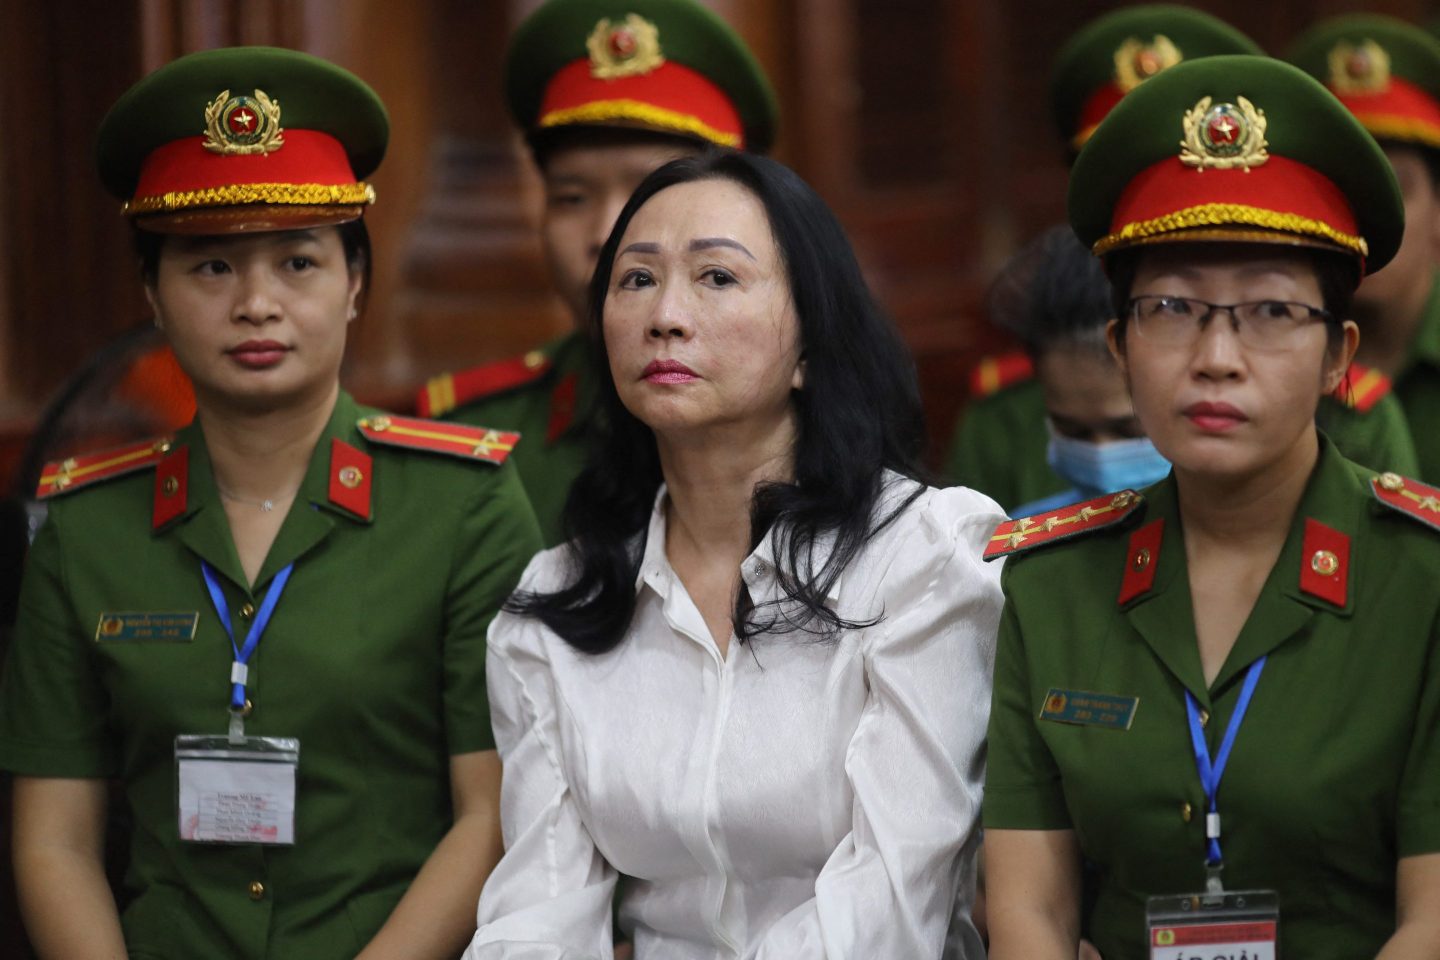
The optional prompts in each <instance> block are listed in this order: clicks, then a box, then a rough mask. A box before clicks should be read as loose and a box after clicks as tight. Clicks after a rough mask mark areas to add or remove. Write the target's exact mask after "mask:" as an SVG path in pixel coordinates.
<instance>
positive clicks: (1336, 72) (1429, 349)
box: [1290, 15, 1440, 482]
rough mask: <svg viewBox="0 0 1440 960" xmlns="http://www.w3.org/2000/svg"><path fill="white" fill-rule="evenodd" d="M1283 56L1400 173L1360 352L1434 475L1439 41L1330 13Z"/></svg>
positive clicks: (1362, 311) (1427, 472)
mask: <svg viewBox="0 0 1440 960" xmlns="http://www.w3.org/2000/svg"><path fill="white" fill-rule="evenodd" d="M1290 59H1291V61H1292V62H1293V63H1295V64H1296V65H1297V66H1299V67H1301V68H1302V69H1304V70H1306V71H1307V72H1309V73H1310V75H1311V76H1313V77H1315V78H1316V79H1318V80H1320V81H1321V82H1322V83H1324V84H1325V85H1326V86H1327V87H1329V89H1330V91H1331V92H1332V93H1334V94H1335V95H1336V96H1337V97H1338V98H1339V99H1340V102H1341V103H1343V104H1345V106H1346V107H1348V108H1349V109H1350V112H1351V113H1353V114H1355V117H1356V119H1358V120H1359V121H1360V123H1361V125H1362V126H1364V127H1365V129H1367V130H1369V131H1370V133H1371V135H1373V136H1374V137H1375V139H1376V140H1378V141H1379V143H1380V146H1381V147H1382V148H1383V149H1384V150H1385V155H1386V157H1388V158H1389V160H1390V164H1391V166H1393V167H1394V168H1395V176H1396V178H1397V179H1398V180H1399V182H1400V191H1401V193H1402V194H1403V195H1404V198H1405V238H1404V240H1403V242H1402V243H1401V245H1400V252H1399V254H1398V255H1396V257H1395V259H1394V260H1392V261H1391V262H1390V265H1389V266H1387V267H1386V268H1385V269H1384V270H1382V271H1380V272H1379V273H1377V274H1375V275H1373V276H1371V277H1368V278H1366V280H1365V282H1364V283H1363V284H1361V285H1360V290H1359V292H1358V293H1357V294H1356V295H1355V312H1356V318H1357V319H1358V320H1359V321H1360V324H1361V329H1362V330H1363V332H1364V335H1363V336H1362V337H1361V339H1360V352H1359V357H1360V358H1361V359H1362V360H1363V361H1364V362H1365V363H1366V364H1368V365H1370V366H1372V367H1374V368H1375V369H1374V371H1373V372H1372V373H1371V374H1369V376H1371V377H1374V378H1378V379H1380V380H1385V379H1386V378H1389V379H1393V381H1394V392H1395V395H1396V396H1398V397H1399V398H1400V402H1401V404H1402V405H1403V406H1404V408H1405V415H1406V417H1407V418H1408V420H1409V422H1410V431H1411V433H1412V435H1413V436H1414V439H1415V447H1416V452H1417V454H1418V455H1419V476H1420V477H1421V478H1422V479H1425V480H1430V481H1432V482H1433V481H1436V480H1440V274H1437V261H1440V40H1436V39H1435V38H1433V37H1431V36H1430V35H1429V34H1427V33H1426V32H1425V31H1423V30H1421V29H1420V28H1419V27H1414V26H1411V25H1410V24H1408V23H1403V22H1401V21H1399V20H1394V19H1392V18H1390V17H1382V16H1371V15H1355V16H1348V17H1336V18H1334V19H1332V20H1327V21H1325V22H1323V23H1320V24H1318V25H1316V26H1315V27H1314V28H1312V29H1311V30H1310V31H1309V32H1307V33H1306V34H1305V35H1304V36H1302V37H1301V38H1300V39H1299V40H1297V41H1296V43H1295V46H1294V48H1293V49H1292V50H1291V54H1290ZM1377 466H1378V465H1377Z"/></svg>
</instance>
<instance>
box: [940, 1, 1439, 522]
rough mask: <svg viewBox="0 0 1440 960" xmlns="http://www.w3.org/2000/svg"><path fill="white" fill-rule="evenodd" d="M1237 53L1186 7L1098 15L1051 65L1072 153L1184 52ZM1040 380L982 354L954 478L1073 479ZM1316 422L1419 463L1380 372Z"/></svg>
mask: <svg viewBox="0 0 1440 960" xmlns="http://www.w3.org/2000/svg"><path fill="white" fill-rule="evenodd" d="M1236 53H1245V54H1259V53H1261V51H1260V48H1259V47H1258V46H1256V45H1255V43H1254V42H1253V41H1251V40H1250V39H1249V38H1248V37H1246V36H1245V35H1244V34H1242V33H1240V32H1239V31H1237V30H1235V29H1234V28H1233V27H1231V26H1229V25H1228V24H1225V23H1222V22H1221V21H1219V20H1217V19H1215V18H1214V17H1212V16H1210V15H1208V14H1205V13H1201V12H1200V11H1197V10H1192V9H1189V8H1187V7H1180V6H1171V5H1165V4H1155V5H1146V6H1138V7H1129V8H1126V9H1123V10H1117V11H1115V12H1113V13H1110V14H1107V15H1105V16H1102V17H1100V18H1098V19H1096V20H1094V21H1092V22H1091V23H1090V24H1088V25H1087V26H1085V27H1084V28H1083V29H1081V30H1080V31H1079V32H1078V33H1076V34H1075V35H1074V36H1073V37H1072V38H1071V39H1070V40H1069V41H1068V42H1067V43H1066V44H1065V46H1064V47H1062V48H1061V50H1060V53H1059V54H1058V55H1057V56H1056V60H1055V66H1054V69H1053V71H1052V74H1051V86H1050V98H1051V108H1052V110H1053V112H1054V116H1055V122H1056V125H1057V127H1058V128H1059V131H1060V135H1061V137H1062V139H1063V140H1064V141H1065V144H1066V149H1067V153H1068V156H1069V159H1071V160H1073V159H1074V157H1075V155H1076V154H1077V153H1078V152H1079V150H1080V148H1081V147H1083V146H1084V145H1085V142H1086V141H1087V140H1088V139H1089V137H1090V135H1091V134H1092V133H1093V132H1094V131H1095V128H1096V127H1097V126H1098V125H1099V123H1100V121H1101V120H1102V119H1104V118H1105V116H1106V115H1107V114H1108V113H1109V112H1110V111H1111V110H1112V109H1113V108H1114V107H1115V105H1116V104H1118V103H1119V102H1120V101H1121V99H1122V98H1123V97H1124V96H1125V95H1126V94H1127V93H1128V92H1129V91H1131V90H1133V89H1135V88H1136V87H1137V86H1139V85H1140V84H1141V83H1142V82H1144V81H1145V80H1146V79H1147V78H1149V77H1152V76H1154V75H1155V74H1157V73H1159V72H1161V71H1162V70H1165V69H1166V68H1168V67H1171V66H1174V65H1175V64H1176V63H1179V62H1182V61H1185V60H1195V59H1199V58H1201V57H1208V56H1217V55H1223V54H1236ZM1118 376H1119V371H1118V370H1117V371H1116V377H1117V378H1118ZM1041 380H1043V378H1037V377H1036V375H1035V366H1034V362H1033V358H1032V357H1031V355H1030V354H1028V353H1022V352H1017V353H1012V354H1006V355H1003V356H1000V357H989V358H986V359H985V360H982V361H981V363H980V365H979V366H978V368H977V370H976V372H975V375H974V376H973V377H972V378H971V395H972V397H973V398H974V400H973V401H972V402H973V406H972V407H971V408H970V409H968V410H967V411H966V413H965V416H964V419H963V420H962V421H961V423H960V425H959V427H958V428H957V430H956V434H955V439H954V441H953V443H952V447H951V453H950V457H949V462H948V464H947V475H948V476H949V477H950V478H951V479H952V480H954V481H956V482H958V483H961V484H964V485H966V486H971V487H975V488H976V489H979V490H981V491H982V492H984V493H986V494H989V495H990V496H992V497H994V498H995V499H997V500H998V501H999V502H1000V503H1001V505H1002V506H1004V507H1005V508H1006V509H1014V508H1015V507H1016V506H1017V505H1020V504H1025V503H1029V502H1032V501H1036V500H1041V499H1043V498H1046V497H1049V496H1052V495H1054V494H1057V493H1060V492H1062V491H1064V490H1066V489H1067V488H1069V487H1070V486H1071V483H1070V481H1068V480H1066V479H1064V478H1062V477H1061V476H1060V475H1059V474H1058V473H1057V472H1056V471H1055V470H1054V469H1053V468H1051V466H1050V464H1049V462H1048V461H1049V447H1050V442H1049V431H1047V429H1046V427H1045V417H1046V415H1047V408H1046V405H1045V397H1044V394H1043V389H1042V383H1041ZM1319 422H1320V426H1321V428H1322V429H1324V430H1325V432H1326V433H1327V434H1328V435H1329V436H1330V438H1331V439H1332V440H1334V441H1335V444H1336V446H1338V447H1339V448H1340V450H1341V452H1342V453H1344V454H1345V455H1346V456H1347V457H1350V458H1351V459H1353V460H1356V461H1359V462H1361V463H1366V464H1369V465H1371V466H1375V467H1379V468H1382V469H1387V470H1397V471H1399V472H1401V473H1404V472H1406V471H1409V472H1410V473H1412V474H1413V473H1417V472H1419V470H1418V465H1417V463H1416V459H1415V452H1414V445H1413V443H1412V441H1411V438H1410V427H1409V425H1408V424H1407V423H1406V421H1405V417H1404V413H1403V411H1402V410H1401V408H1400V404H1399V402H1397V401H1396V399H1395V398H1394V396H1392V395H1391V393H1390V389H1389V383H1388V381H1386V380H1385V378H1384V377H1382V376H1378V375H1377V374H1375V373H1374V372H1372V371H1368V370H1366V369H1364V368H1362V367H1360V366H1359V365H1356V366H1355V367H1353V368H1352V370H1351V374H1350V380H1349V384H1348V388H1347V389H1345V390H1343V391H1342V393H1341V394H1340V395H1339V396H1337V397H1334V398H1327V399H1326V400H1325V402H1324V403H1322V405H1321V410H1320V415H1319ZM1105 447H1106V445H1105V444H1103V443H1102V444H1098V445H1096V447H1095V448H1094V450H1093V451H1092V453H1093V455H1094V456H1096V457H1097V458H1103V457H1104V456H1106V455H1107V451H1106V449H1105ZM1117 453H1118V449H1117Z"/></svg>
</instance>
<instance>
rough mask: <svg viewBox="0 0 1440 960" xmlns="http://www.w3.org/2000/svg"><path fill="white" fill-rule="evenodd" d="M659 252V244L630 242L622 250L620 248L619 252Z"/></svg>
mask: <svg viewBox="0 0 1440 960" xmlns="http://www.w3.org/2000/svg"><path fill="white" fill-rule="evenodd" d="M659 252H660V244H658V243H632V244H630V245H629V246H628V247H626V248H625V249H624V250H621V251H620V253H621V254H626V253H659Z"/></svg>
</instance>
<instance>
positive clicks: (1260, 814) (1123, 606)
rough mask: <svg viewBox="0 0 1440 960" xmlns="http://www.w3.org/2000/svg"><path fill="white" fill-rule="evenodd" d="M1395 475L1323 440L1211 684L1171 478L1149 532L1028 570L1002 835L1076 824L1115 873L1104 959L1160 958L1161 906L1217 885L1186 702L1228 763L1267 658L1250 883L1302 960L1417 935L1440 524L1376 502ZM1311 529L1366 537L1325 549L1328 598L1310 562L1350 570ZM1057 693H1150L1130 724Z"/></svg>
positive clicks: (1237, 828) (1235, 800)
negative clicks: (1252, 674)
mask: <svg viewBox="0 0 1440 960" xmlns="http://www.w3.org/2000/svg"><path fill="white" fill-rule="evenodd" d="M1374 476H1375V474H1374V472H1373V471H1370V470H1367V469H1365V468H1362V467H1360V466H1358V465H1356V464H1353V463H1351V462H1349V461H1347V460H1345V459H1343V458H1342V457H1341V456H1340V455H1339V454H1338V453H1337V452H1336V450H1335V448H1334V446H1333V445H1332V444H1330V443H1329V442H1327V441H1324V440H1323V438H1322V441H1321V453H1320V460H1319V464H1318V466H1317V468H1316V470H1315V472H1314V474H1313V475H1312V477H1311V480H1310V482H1309V485H1308V487H1307V488H1306V491H1305V493H1304V496H1303V498H1302V500H1301V503H1300V506H1299V509H1298V511H1297V513H1296V515H1295V519H1294V522H1293V523H1292V525H1291V531H1290V534H1289V537H1288V538H1287V540H1286V542H1285V545H1284V547H1283V549H1282V550H1281V552H1280V556H1279V559H1278V560H1277V562H1276V564H1275V567H1274V568H1273V570H1272V572H1271V573H1270V575H1269V578H1268V579H1267V580H1266V582H1265V585H1264V587H1263V589H1262V590H1261V593H1260V596H1259V598H1258V599H1257V600H1256V603H1255V607H1254V609H1253V611H1252V612H1251V614H1250V616H1249V619H1248V620H1247V621H1246V623H1245V626H1244V628H1243V629H1242V630H1241V632H1240V636H1239V637H1238V639H1237V640H1236V643H1235V646H1234V648H1233V650H1232V651H1231V653H1230V655H1229V657H1228V658H1227V659H1226V661H1225V663H1224V665H1223V666H1222V668H1221V670H1220V672H1219V674H1218V675H1217V676H1216V678H1215V682H1214V683H1212V684H1210V685H1209V686H1208V687H1207V686H1206V684H1205V683H1204V680H1203V676H1202V672H1201V666H1200V656H1199V650H1198V644H1197V641H1196V638H1195V628H1194V617H1193V615H1192V606H1191V596H1190V584H1189V579H1188V577H1187V574H1186V558H1185V544H1184V531H1183V529H1182V526H1181V518H1180V516H1179V514H1178V512H1177V506H1176V489H1175V484H1174V479H1173V477H1171V478H1167V479H1166V480H1164V481H1162V482H1161V483H1159V484H1157V485H1155V486H1154V487H1152V488H1150V489H1149V491H1147V493H1146V499H1145V502H1144V503H1143V505H1142V506H1141V507H1140V508H1139V509H1137V510H1136V511H1135V512H1134V514H1132V516H1131V517H1129V518H1127V521H1128V522H1125V523H1116V524H1113V525H1112V526H1109V527H1107V528H1104V529H1097V530H1092V531H1090V532H1088V533H1085V534H1083V535H1080V536H1078V537H1076V538H1075V539H1073V540H1069V541H1067V542H1064V543H1055V544H1052V545H1047V546H1041V547H1036V548H1034V549H1033V550H1032V551H1031V552H1028V553H1021V554H1018V555H1015V556H1012V557H1010V558H1009V559H1008V560H1007V561H1006V562H1007V569H1006V570H1005V572H1004V577H1003V583H1004V587H1005V591H1006V607H1005V613H1004V615H1003V617H1002V620H1001V627H1000V637H999V646H998V650H997V657H996V666H995V690H994V706H993V709H992V714H991V720H990V740H989V743H990V752H989V772H988V776H987V782H986V792H985V801H984V803H985V806H984V820H985V825H986V827H987V828H989V829H1037V830H1063V829H1073V830H1074V831H1075V833H1076V837H1077V839H1078V841H1079V844H1080V848H1081V850H1082V852H1083V854H1084V857H1085V858H1086V860H1087V861H1090V862H1091V863H1093V864H1094V866H1095V869H1096V871H1097V883H1098V896H1097V898H1096V902H1095V906H1094V908H1093V910H1092V911H1091V913H1090V915H1089V916H1088V918H1087V921H1088V922H1087V924H1086V928H1087V930H1088V933H1089V935H1090V937H1091V939H1092V940H1093V941H1094V942H1095V944H1096V946H1097V947H1098V948H1099V949H1100V952H1101V954H1102V955H1104V957H1105V960H1139V958H1145V957H1148V956H1149V952H1148V947H1147V944H1146V940H1145V932H1144V909H1145V899H1146V897H1147V896H1150V895H1157V894H1178V893H1193V892H1197V891H1201V890H1203V889H1204V884H1205V870H1204V867H1203V858H1204V854H1205V815H1204V811H1205V800H1204V793H1203V790H1202V788H1201V786H1200V779H1199V775H1198V774H1197V772H1196V764H1195V757H1194V754H1193V752H1192V749H1191V745H1190V741H1189V727H1188V723H1187V720H1186V714H1185V702H1184V695H1185V691H1187V690H1188V691H1190V692H1191V693H1193V694H1194V695H1195V697H1196V698H1197V699H1198V701H1199V705H1200V707H1201V708H1202V709H1203V710H1204V711H1206V713H1207V714H1208V722H1207V723H1206V727H1205V730H1206V736H1207V738H1208V740H1209V747H1210V751H1211V754H1212V756H1213V755H1214V754H1215V753H1216V751H1217V750H1218V748H1219V742H1220V738H1221V737H1222V735H1223V733H1224V731H1225V728H1226V724H1227V723H1228V722H1229V720H1230V715H1231V712H1232V711H1233V710H1234V708H1235V704H1236V700H1237V698H1238V696H1239V690H1240V687H1241V685H1242V681H1243V679H1244V675H1245V671H1246V669H1247V668H1248V667H1249V666H1250V665H1251V664H1252V663H1253V662H1255V661H1256V660H1257V659H1258V658H1259V657H1260V656H1262V655H1266V654H1268V655H1269V660H1268V662H1267V665H1266V666H1265V668H1264V671H1263V673H1262V675H1261V677H1260V680H1259V684H1258V686H1257V687H1256V690H1255V695H1254V699H1253V701H1252V702H1251V705H1250V709H1249V712H1248V714H1247V715H1246V717H1245V720H1244V724H1243V726H1242V727H1241V729H1240V732H1239V736H1238V737H1237V739H1236V741H1235V745H1234V749H1233V752H1232V754H1231V757H1230V762H1229V766H1228V767H1227V768H1226V771H1225V775H1224V779H1223V781H1222V783H1221V785H1220V790H1219V812H1220V815H1221V819H1222V823H1223V833H1222V837H1221V841H1222V846H1223V854H1224V858H1225V869H1224V880H1225V885H1226V887H1227V888H1228V889H1236V890H1244V889H1252V888H1270V889H1275V890H1278V891H1279V895H1280V945H1281V946H1280V949H1281V950H1282V951H1283V955H1284V956H1287V957H1303V958H1312V957H1371V956H1374V955H1375V953H1376V952H1377V951H1378V950H1379V948H1380V946H1381V945H1382V944H1383V943H1384V942H1385V940H1386V939H1387V938H1388V937H1389V936H1390V935H1391V933H1392V932H1393V931H1394V928H1395V882H1396V881H1395V872H1396V859H1397V857H1406V856H1412V855H1419V854H1425V853H1432V852H1436V851H1440V738H1437V737H1436V736H1435V731H1437V730H1440V620H1437V618H1440V591H1437V590H1436V589H1435V584H1436V583H1437V582H1440V532H1437V530H1436V529H1430V528H1428V527H1427V526H1426V525H1425V523H1424V522H1419V521H1417V520H1416V518H1414V517H1410V516H1404V515H1402V514H1400V513H1398V512H1396V511H1394V510H1393V509H1391V508H1390V507H1387V506H1383V505H1381V504H1380V503H1378V502H1377V500H1376V498H1375V496H1374V495H1372V493H1371V491H1370V489H1369V480H1370V478H1372V477H1374ZM1417 500H1418V498H1417ZM1418 510H1419V512H1420V513H1421V514H1424V515H1425V516H1426V517H1427V518H1428V519H1427V521H1426V522H1429V523H1432V524H1433V523H1440V511H1437V510H1435V509H1433V508H1425V507H1421V508H1418ZM1156 520H1160V521H1163V523H1162V525H1161V527H1160V534H1159V536H1160V537H1161V539H1160V541H1159V543H1158V545H1156V546H1155V549H1153V551H1152V552H1151V553H1150V554H1148V555H1146V556H1145V557H1144V558H1142V557H1141V556H1140V551H1139V549H1137V548H1136V547H1135V546H1134V545H1133V544H1132V542H1131V537H1132V536H1136V537H1139V536H1140V534H1139V533H1138V531H1145V530H1151V528H1150V527H1149V525H1150V524H1151V523H1152V522H1153V521H1156ZM1312 521H1318V522H1319V523H1322V524H1325V525H1327V526H1328V527H1330V528H1333V530H1334V531H1337V532H1338V533H1339V534H1340V535H1341V537H1342V538H1344V539H1348V550H1349V553H1348V560H1347V559H1345V558H1344V555H1343V551H1341V550H1340V549H1339V548H1338V547H1336V546H1335V541H1334V540H1333V539H1331V540H1327V541H1325V546H1326V547H1327V548H1328V549H1330V550H1332V551H1333V552H1335V553H1336V554H1337V555H1338V563H1336V564H1333V566H1334V568H1335V573H1334V574H1333V575H1332V576H1331V577H1330V578H1320V579H1322V580H1325V581H1326V585H1325V586H1323V587H1322V588H1321V589H1322V591H1324V592H1327V593H1328V594H1329V598H1328V599H1327V598H1323V597H1321V596H1316V595H1314V594H1313V593H1312V592H1307V590H1306V589H1302V584H1304V583H1306V582H1307V580H1306V579H1305V577H1306V573H1305V572H1306V571H1307V570H1311V569H1312V565H1313V569H1315V570H1328V569H1331V568H1332V565H1328V564H1329V561H1325V560H1324V558H1321V557H1319V556H1317V554H1318V552H1319V551H1318V550H1315V549H1313V548H1314V547H1315V543H1313V542H1312V543H1308V544H1307V542H1306V540H1307V527H1308V526H1309V525H1310V524H1311V523H1312ZM1003 529H1004V528H1002V530H1003ZM1042 529H1043V527H1042ZM1152 532H1153V531H1152ZM1146 576H1148V577H1152V578H1153V580H1152V581H1151V583H1150V586H1149V587H1148V588H1147V589H1142V590H1140V592H1139V593H1138V595H1136V596H1133V597H1132V598H1131V599H1129V600H1128V602H1123V603H1122V602H1120V601H1119V598H1120V596H1121V590H1122V584H1125V583H1127V579H1128V581H1129V583H1130V585H1131V586H1132V587H1134V586H1135V585H1136V584H1137V580H1136V578H1140V579H1139V580H1138V584H1139V585H1140V586H1143V585H1144V579H1143V578H1144V577H1146ZM1311 579H1313V578H1311ZM1337 587H1338V588H1339V590H1340V591H1341V592H1340V594H1336V593H1334V591H1335V589H1336V588H1337ZM1342 597H1343V599H1342V600H1341V602H1339V603H1337V602H1335V600H1337V599H1341V598H1342ZM1052 688H1055V689H1059V690H1065V691H1087V692H1090V693H1096V694H1106V695H1114V696H1119V697H1137V698H1138V704H1137V705H1136V708H1135V711H1134V715H1133V719H1132V723H1131V726H1130V728H1129V729H1128V730H1123V729H1113V728H1110V727H1105V726H1086V725H1074V724H1067V723H1060V722H1055V721H1051V720H1045V719H1038V718H1039V717H1040V715H1041V712H1042V709H1043V708H1045V707H1046V705H1047V701H1048V702H1049V703H1052V704H1053V703H1054V701H1050V700H1049V698H1048V694H1049V692H1050V691H1051V689H1052Z"/></svg>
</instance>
